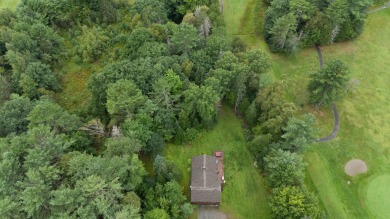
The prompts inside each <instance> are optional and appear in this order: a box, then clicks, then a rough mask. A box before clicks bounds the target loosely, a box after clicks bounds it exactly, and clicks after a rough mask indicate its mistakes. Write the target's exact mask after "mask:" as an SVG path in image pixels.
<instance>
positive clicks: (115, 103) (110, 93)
mask: <svg viewBox="0 0 390 219" xmlns="http://www.w3.org/2000/svg"><path fill="white" fill-rule="evenodd" d="M146 99H147V98H146V97H145V96H143V95H142V92H141V91H140V90H139V89H138V87H137V86H136V85H135V84H134V83H133V82H132V81H130V80H119V81H117V82H116V83H114V84H111V85H109V87H108V89H107V111H108V112H109V113H110V114H111V115H112V116H114V117H119V118H122V117H123V116H131V115H132V114H134V113H135V112H136V110H137V109H138V108H139V107H141V106H142V105H143V104H145V101H146Z"/></svg>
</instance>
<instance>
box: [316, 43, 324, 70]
mask: <svg viewBox="0 0 390 219" xmlns="http://www.w3.org/2000/svg"><path fill="white" fill-rule="evenodd" d="M316 50H317V54H318V61H319V62H320V68H322V67H323V66H324V60H323V59H322V52H321V48H320V46H319V45H316Z"/></svg>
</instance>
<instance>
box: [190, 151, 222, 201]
mask: <svg viewBox="0 0 390 219" xmlns="http://www.w3.org/2000/svg"><path fill="white" fill-rule="evenodd" d="M191 202H193V203H219V202H221V184H220V182H219V181H218V175H217V159H216V158H215V157H213V156H209V155H200V156H195V157H192V168H191Z"/></svg>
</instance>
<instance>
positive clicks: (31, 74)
mask: <svg viewBox="0 0 390 219" xmlns="http://www.w3.org/2000/svg"><path fill="white" fill-rule="evenodd" d="M26 80H27V81H26ZM29 81H30V82H29ZM19 87H20V88H21V90H22V91H23V95H25V96H27V97H29V98H38V97H39V96H40V95H42V94H44V92H45V91H58V89H59V84H58V80H57V78H56V76H55V75H54V73H53V72H52V71H51V69H50V66H48V65H46V64H43V63H41V62H31V63H30V64H29V65H28V66H27V68H26V71H25V72H24V74H22V78H21V80H20V81H19Z"/></svg>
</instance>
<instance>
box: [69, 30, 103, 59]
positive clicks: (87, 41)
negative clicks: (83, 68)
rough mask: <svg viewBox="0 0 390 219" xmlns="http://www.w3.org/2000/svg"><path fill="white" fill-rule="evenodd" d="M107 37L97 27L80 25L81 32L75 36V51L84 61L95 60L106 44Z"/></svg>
mask: <svg viewBox="0 0 390 219" xmlns="http://www.w3.org/2000/svg"><path fill="white" fill-rule="evenodd" d="M108 42H109V37H108V36H106V34H105V32H104V31H103V30H102V29H101V28H99V27H92V28H88V27H87V26H82V27H81V34H80V36H78V37H77V41H76V53H77V55H78V57H79V58H80V60H81V61H82V62H84V63H88V62H93V61H96V60H97V59H98V58H99V57H100V56H101V55H102V54H103V53H104V52H105V49H106V48H107V46H108Z"/></svg>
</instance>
